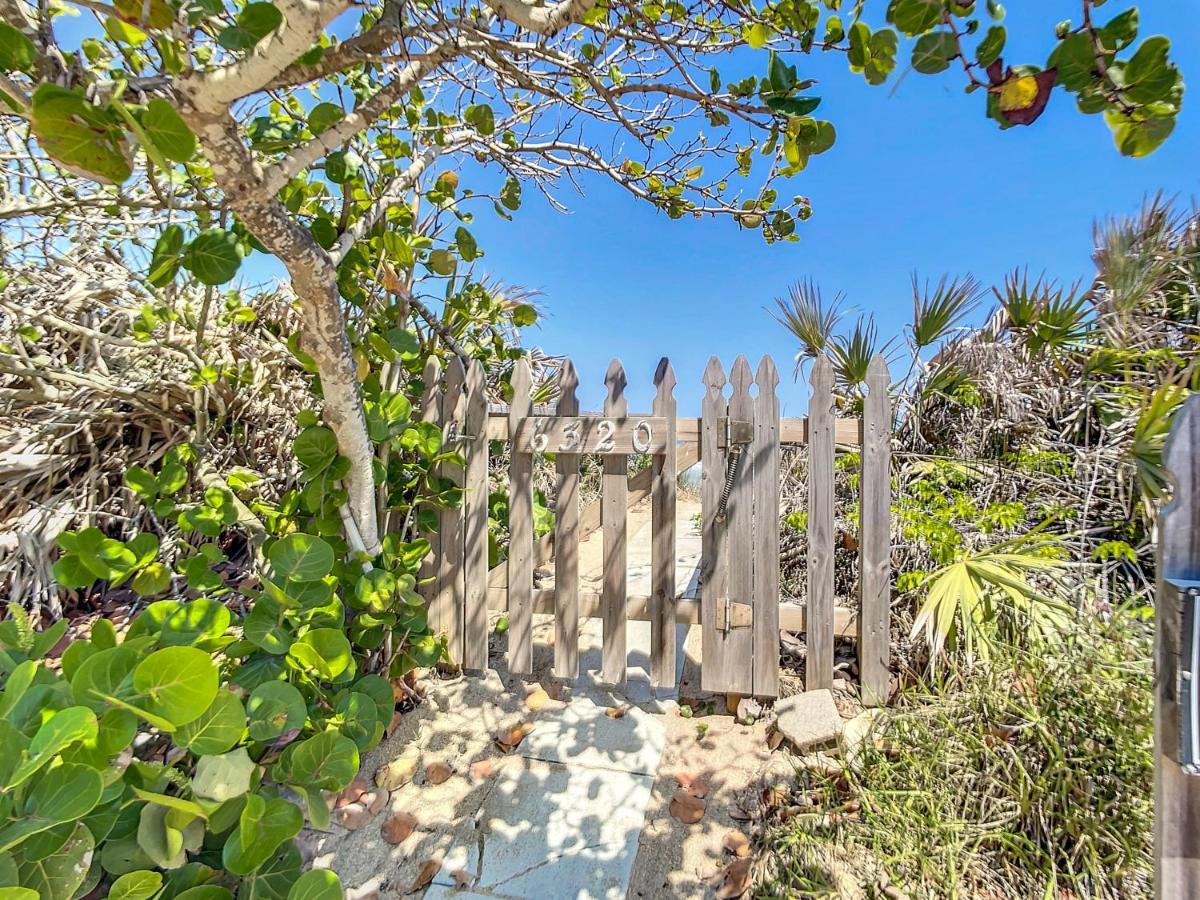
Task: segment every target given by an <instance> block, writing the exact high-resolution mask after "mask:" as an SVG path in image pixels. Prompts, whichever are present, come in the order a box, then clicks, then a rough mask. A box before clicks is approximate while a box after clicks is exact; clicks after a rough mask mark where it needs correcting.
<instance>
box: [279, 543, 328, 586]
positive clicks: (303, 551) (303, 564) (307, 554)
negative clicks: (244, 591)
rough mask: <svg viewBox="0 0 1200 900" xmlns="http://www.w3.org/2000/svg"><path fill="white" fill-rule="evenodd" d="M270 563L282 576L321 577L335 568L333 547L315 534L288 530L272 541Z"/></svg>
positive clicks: (293, 578) (316, 578)
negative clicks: (287, 532)
mask: <svg viewBox="0 0 1200 900" xmlns="http://www.w3.org/2000/svg"><path fill="white" fill-rule="evenodd" d="M267 558H268V559H269V560H270V561H271V567H272V568H273V569H274V570H275V573H276V574H277V575H279V576H280V577H282V578H288V579H291V580H293V581H319V580H320V579H322V578H324V577H325V576H326V575H328V574H329V573H330V572H331V571H332V570H333V562H334V556H333V548H332V547H330V546H329V544H327V543H325V541H323V540H321V539H320V538H319V537H317V536H316V535H312V534H289V535H287V536H286V537H282V538H280V539H279V540H278V541H276V542H275V543H274V544H272V545H271V550H270V552H269V553H268V554H267Z"/></svg>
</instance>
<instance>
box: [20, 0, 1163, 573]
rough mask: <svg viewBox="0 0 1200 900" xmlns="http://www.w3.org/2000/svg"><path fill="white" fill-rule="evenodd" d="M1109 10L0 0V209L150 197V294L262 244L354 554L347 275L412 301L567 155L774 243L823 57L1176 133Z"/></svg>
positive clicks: (988, 108) (1015, 119) (1096, 3)
mask: <svg viewBox="0 0 1200 900" xmlns="http://www.w3.org/2000/svg"><path fill="white" fill-rule="evenodd" d="M1103 7H1104V4H1103V3H1102V0H1082V3H1081V7H1080V17H1079V20H1078V21H1077V22H1062V23H1059V24H1058V25H1057V26H1055V25H1054V24H1053V23H1044V24H1043V25H1042V26H1040V27H1045V28H1046V29H1047V30H1048V31H1049V29H1052V28H1053V29H1054V32H1055V35H1056V46H1055V48H1054V50H1053V52H1052V53H1051V54H1050V56H1049V58H1048V59H1046V60H1044V61H1041V62H1038V63H1028V62H1022V61H1020V60H1013V59H1009V58H1008V57H1007V56H1006V55H1005V49H1006V37H1007V32H1006V29H1007V28H1008V27H1009V23H1008V22H1007V21H1006V20H1005V16H1004V11H1003V9H1002V8H1001V6H1000V5H999V4H998V3H997V2H995V0H987V2H978V3H976V2H969V0H890V2H889V3H887V4H884V3H882V2H865V0H859V2H857V3H853V4H851V3H844V2H842V0H821V2H812V0H765V2H761V0H760V2H754V0H694V2H690V3H684V2H679V0H643V2H634V0H554V2H543V0H537V2H525V0H477V2H474V0H472V2H467V0H414V2H402V0H370V2H352V0H275V2H262V0H255V2H248V3H246V2H242V0H233V2H225V0H74V2H72V0H49V2H41V3H37V4H30V3H27V2H26V0H0V101H2V102H0V110H2V111H3V113H4V115H5V118H6V119H7V122H8V126H9V127H10V128H13V129H15V130H16V131H17V132H18V133H20V134H28V136H29V137H31V138H32V140H31V141H30V142H29V143H28V144H27V145H26V146H28V147H29V148H31V149H30V151H29V152H30V159H29V160H28V161H27V162H28V166H29V167H30V169H31V170H32V171H36V173H37V176H38V177H36V178H33V179H29V180H24V179H23V180H22V184H21V188H22V192H23V196H15V197H14V196H11V193H13V191H12V186H11V185H10V189H9V193H10V196H7V197H6V198H5V199H4V201H3V204H2V205H0V217H3V218H4V219H6V220H9V221H10V222H11V221H12V220H20V219H22V218H23V217H29V216H45V215H55V214H60V213H64V212H65V211H74V212H76V213H77V212H78V211H79V210H86V209H87V208H89V207H94V206H104V207H106V208H112V209H118V210H119V209H128V210H133V211H139V210H154V211H155V212H156V215H155V216H154V217H153V220H152V221H153V224H154V227H155V228H156V229H157V232H156V234H157V237H156V240H155V243H154V250H153V257H152V259H151V262H150V270H149V272H148V273H147V275H148V280H149V282H150V283H151V284H152V285H154V286H156V287H157V288H160V289H161V288H164V287H165V286H167V285H168V284H170V282H171V281H172V280H173V279H176V278H178V277H191V278H194V279H196V280H198V281H199V282H201V283H203V284H205V285H211V286H218V285H222V284H225V283H227V282H229V281H231V280H232V279H233V278H234V277H235V276H236V275H237V273H238V271H239V268H240V267H241V266H242V264H243V260H244V259H245V257H247V256H248V255H249V254H251V253H256V252H257V253H266V254H270V255H272V256H274V257H275V258H277V259H278V260H279V262H281V263H282V265H283V266H284V267H286V269H287V272H288V273H289V275H290V280H291V285H292V288H293V290H294V293H295V296H296V298H297V301H298V303H299V305H300V308H301V312H302V321H303V333H302V336H301V346H302V347H303V351H304V353H306V354H307V355H308V356H309V357H311V360H312V363H313V365H314V367H315V371H316V372H317V374H318V375H319V384H320V390H321V392H322V394H323V397H324V402H325V407H324V419H325V422H326V423H327V425H328V426H329V427H330V428H331V429H332V430H333V432H334V433H335V435H336V438H337V444H338V449H339V451H340V453H341V455H342V456H344V457H346V458H347V459H348V460H349V462H350V466H349V470H348V472H347V473H346V476H345V479H344V481H345V486H346V490H347V494H348V498H349V501H348V503H347V507H348V511H349V514H350V515H349V518H348V519H347V522H348V528H350V526H352V529H351V530H352V531H353V532H354V534H353V535H350V537H351V538H352V543H354V544H356V545H357V546H358V548H359V549H360V550H364V551H366V553H367V554H370V555H373V554H375V553H377V552H378V550H379V547H380V540H381V534H380V528H379V525H378V520H377V509H376V502H375V497H376V490H375V482H376V472H375V470H374V468H373V460H374V448H373V445H372V441H371V438H370V436H369V433H368V427H367V422H366V418H365V416H364V408H363V403H362V399H361V396H360V386H359V378H358V373H357V368H358V365H357V363H356V358H355V340H356V337H355V335H354V334H353V333H352V332H353V329H351V330H350V331H348V329H347V315H348V314H350V315H352V316H353V315H355V314H356V311H361V310H362V309H363V308H364V306H365V305H366V304H367V288H366V286H367V285H378V284H383V285H385V286H386V288H387V290H388V291H390V292H391V293H392V294H394V295H396V296H399V297H405V296H408V295H411V293H412V291H413V289H414V284H415V281H416V280H417V279H421V280H423V283H426V284H427V283H428V282H429V280H430V279H433V280H436V279H439V278H452V277H453V275H454V273H455V270H456V267H457V266H458V265H459V264H460V263H467V264H469V263H470V262H471V261H473V260H474V259H475V258H476V257H477V256H478V255H479V254H480V250H479V248H478V246H477V244H476V241H475V239H474V237H473V236H472V235H471V233H470V230H469V226H470V224H471V221H472V217H473V215H474V214H475V213H476V212H477V211H479V210H480V209H484V210H487V209H494V210H495V212H496V213H498V214H499V215H501V216H503V217H505V218H508V217H510V216H511V215H512V213H513V212H514V211H515V210H516V209H517V208H518V207H519V206H520V204H521V201H522V198H523V196H525V195H527V194H528V193H529V192H531V191H539V192H541V193H543V194H544V195H545V196H546V197H547V198H548V200H549V202H550V203H552V204H556V205H559V204H561V203H563V202H564V201H563V199H562V192H561V191H560V190H556V188H557V187H559V186H560V185H562V184H563V183H568V184H571V183H575V182H577V181H578V180H579V179H581V178H584V177H599V178H602V179H608V180H609V181H611V182H612V183H613V184H614V185H616V186H617V187H618V188H619V189H621V190H623V191H626V192H628V193H629V194H631V195H633V196H634V197H635V198H637V199H638V200H641V201H644V202H646V203H649V204H652V205H653V206H655V207H657V208H659V209H661V210H662V211H663V212H665V213H666V214H667V215H668V216H671V217H673V218H680V217H683V216H689V215H690V216H727V217H731V218H733V219H734V220H736V221H737V222H738V223H739V224H740V225H741V226H743V227H744V228H746V229H754V230H759V231H760V232H761V234H762V235H763V237H764V238H765V239H766V240H767V241H781V240H795V239H796V234H795V231H796V221H797V219H801V220H803V219H806V218H807V217H808V214H809V207H808V202H807V200H806V199H805V198H804V197H803V196H802V195H801V194H798V193H797V192H796V191H795V190H794V189H788V188H787V185H789V184H798V183H802V182H799V181H797V180H796V178H795V177H796V176H797V175H799V174H800V173H801V172H802V171H803V170H804V169H805V167H806V166H807V164H808V162H809V159H810V158H811V157H812V156H813V155H816V154H820V153H824V152H826V151H828V150H829V149H830V148H831V147H832V146H833V144H834V142H835V135H836V132H835V125H834V123H833V122H831V121H827V120H825V119H823V118H821V117H820V115H819V112H820V107H821V103H822V88H821V85H819V84H818V83H817V82H816V81H815V80H814V79H813V78H811V77H809V75H807V74H806V71H805V69H806V65H807V62H808V60H809V58H810V56H811V55H812V54H814V53H818V52H820V53H832V54H837V55H839V56H840V57H843V58H844V59H845V60H846V63H847V64H848V65H849V67H850V68H851V70H852V71H854V72H856V73H860V74H861V75H862V76H863V78H865V80H866V81H867V82H869V83H871V84H882V83H884V82H885V81H887V80H888V79H889V77H890V76H891V75H893V73H895V72H897V70H901V71H902V70H906V69H909V68H911V69H915V70H916V71H917V72H920V73H925V74H937V73H942V72H947V71H948V70H949V76H952V77H955V78H958V79H960V80H961V81H962V83H963V86H964V88H965V90H966V91H967V92H968V93H970V94H976V95H977V97H976V98H975V99H974V100H973V102H976V103H978V104H979V105H980V107H981V108H982V110H983V111H985V112H986V114H987V115H989V116H991V117H992V118H994V119H996V120H997V122H998V124H999V125H1000V126H1001V127H1004V128H1008V127H1011V126H1015V125H1030V124H1032V123H1033V122H1034V121H1035V120H1036V119H1037V118H1038V117H1039V116H1040V115H1041V114H1042V111H1043V110H1044V109H1045V108H1046V105H1047V103H1048V101H1049V100H1050V97H1051V95H1052V93H1054V91H1055V89H1059V90H1060V92H1062V93H1065V94H1068V95H1071V96H1072V98H1073V101H1074V102H1075V104H1076V105H1077V106H1078V108H1079V110H1080V111H1081V112H1083V113H1086V114H1099V115H1102V116H1103V118H1104V119H1105V121H1106V122H1107V124H1108V126H1109V128H1110V129H1111V131H1112V134H1113V136H1114V138H1115V141H1116V145H1117V148H1118V149H1119V151H1120V152H1121V153H1123V154H1125V155H1129V156H1141V155H1144V154H1146V153H1149V152H1151V151H1152V150H1153V149H1155V147H1157V146H1158V145H1159V144H1160V143H1161V142H1162V141H1163V140H1164V139H1165V138H1166V137H1167V136H1168V135H1169V134H1170V132H1171V129H1172V127H1173V124H1174V121H1175V116H1176V113H1177V112H1178V110H1179V107H1180V102H1181V98H1182V91H1183V84H1182V80H1181V76H1180V73H1179V71H1178V69H1177V68H1176V67H1175V66H1174V65H1173V64H1172V63H1171V61H1170V58H1169V46H1170V45H1169V42H1168V40H1167V38H1165V37H1149V38H1143V39H1139V35H1138V12H1137V9H1136V8H1129V7H1126V8H1123V9H1121V10H1120V11H1118V12H1116V13H1110V12H1109V10H1108V9H1105V8H1103ZM1064 101H1065V98H1063V100H1060V102H1064ZM463 179H470V181H471V186H470V187H469V188H468V186H467V185H466V184H465V183H464V182H463ZM88 181H90V182H93V183H94V184H93V185H92V186H88ZM163 214H165V215H163ZM131 239H132V235H131Z"/></svg>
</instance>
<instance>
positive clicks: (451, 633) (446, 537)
mask: <svg viewBox="0 0 1200 900" xmlns="http://www.w3.org/2000/svg"><path fill="white" fill-rule="evenodd" d="M466 380H467V373H466V371H465V370H464V369H463V364H462V360H461V359H459V358H458V357H457V356H455V357H454V358H453V359H451V360H450V362H449V363H448V364H447V365H446V370H445V372H444V373H443V375H442V396H441V401H442V428H443V430H444V431H445V432H446V434H447V436H449V435H450V434H451V433H454V434H458V433H459V432H461V431H462V430H463V426H464V423H465V421H466V396H465V395H464V394H463V387H464V386H465V383H466ZM446 449H458V445H457V443H448V445H447V448H446ZM438 474H439V476H440V477H442V478H445V479H448V480H449V481H450V482H451V483H453V484H455V485H457V486H458V487H460V488H461V487H462V485H463V470H462V466H459V465H457V464H455V463H452V462H450V461H444V462H442V463H441V464H440V465H439V466H438ZM462 514H463V510H462V507H461V506H458V507H443V508H442V509H440V510H438V537H439V538H440V539H441V549H442V552H441V557H440V561H439V564H438V577H437V595H436V596H435V597H434V611H433V615H432V616H431V617H430V619H431V621H432V622H434V623H435V624H434V631H435V632H444V633H445V634H446V638H447V643H446V651H447V654H448V655H449V657H450V661H451V663H453V664H454V665H456V666H460V665H462V660H463V620H464V615H463V612H464V610H463V602H464V600H465V598H466V581H465V579H464V577H463V559H464V552H463V528H462V525H463V520H462Z"/></svg>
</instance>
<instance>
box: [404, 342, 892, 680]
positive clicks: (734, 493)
mask: <svg viewBox="0 0 1200 900" xmlns="http://www.w3.org/2000/svg"><path fill="white" fill-rule="evenodd" d="M559 378H560V380H559V385H558V388H559V389H558V398H557V401H556V404H555V406H554V407H553V408H537V409H535V408H534V406H533V403H532V400H531V398H530V391H531V387H532V384H531V378H530V372H529V368H528V365H527V364H526V363H525V362H524V361H523V360H522V361H519V362H518V363H517V365H516V368H515V369H514V372H513V375H512V378H511V386H512V393H513V397H512V400H511V402H510V404H509V405H508V406H507V407H506V408H503V409H497V408H489V405H488V403H487V398H486V396H485V383H484V373H483V370H482V368H481V367H480V366H479V364H478V363H472V364H471V366H470V367H469V368H466V369H464V367H463V365H462V363H461V362H460V361H459V360H457V359H454V360H452V361H451V362H450V364H449V365H448V366H447V369H446V371H445V372H444V373H443V372H441V371H440V370H439V367H438V365H437V363H436V361H433V362H431V363H430V365H429V366H427V368H426V371H425V374H424V383H425V386H426V393H425V398H424V404H423V412H422V415H423V418H424V420H425V421H428V422H435V423H439V424H441V426H442V428H443V433H444V435H445V437H446V440H447V441H448V442H452V443H453V444H454V446H456V448H457V449H458V450H459V451H460V455H461V456H462V457H463V459H464V461H465V465H464V466H457V465H451V464H444V465H443V466H442V468H441V470H440V472H439V473H438V474H439V475H441V476H442V477H444V478H447V479H450V480H451V481H452V482H454V483H455V484H457V485H460V486H462V488H463V502H462V504H461V506H460V507H458V508H455V509H445V510H441V511H440V512H439V523H438V529H437V531H436V532H435V533H431V534H428V535H426V537H427V538H428V539H429V541H430V543H431V545H432V546H433V552H432V553H431V554H430V556H429V557H428V559H427V560H426V563H425V566H424V568H423V571H422V585H421V591H422V594H423V596H424V597H425V598H426V600H427V603H428V608H429V617H430V623H431V625H432V627H433V629H434V631H435V632H439V633H444V634H445V635H446V636H447V641H448V650H449V655H450V657H451V659H452V660H453V661H454V662H455V663H456V664H459V665H461V666H462V667H463V668H465V669H473V670H480V669H484V668H486V667H487V664H488V613H489V610H493V611H494V610H506V611H507V613H508V660H507V662H508V667H509V670H510V671H511V672H513V673H514V674H529V673H531V672H532V671H533V621H534V620H533V616H534V613H535V612H536V613H544V614H552V615H553V616H554V624H555V640H554V674H555V676H556V677H559V678H564V679H572V678H575V677H577V676H578V675H579V674H580V673H579V650H578V646H579V622H580V620H581V619H584V618H601V619H602V620H603V648H602V664H601V673H600V674H601V679H602V681H603V682H605V683H607V684H612V685H621V684H623V683H624V682H625V679H626V667H627V659H626V627H625V626H626V622H627V621H628V620H630V619H636V620H643V621H646V620H648V621H649V622H650V623H651V654H650V657H651V673H650V674H651V681H652V683H653V685H654V686H655V687H660V688H669V687H672V686H673V685H674V683H675V672H676V661H677V654H678V649H677V647H676V628H675V626H676V625H677V624H700V625H701V634H702V662H701V686H702V688H703V689H704V690H706V691H713V692H730V693H738V694H744V695H755V696H759V697H764V698H771V697H775V696H777V695H778V692H779V630H780V629H781V628H782V629H785V630H788V631H804V632H806V634H807V638H808V658H807V683H806V687H807V688H808V689H809V690H812V689H815V688H822V687H829V686H830V684H831V683H832V680H833V647H834V640H835V636H836V635H855V636H857V638H858V655H859V669H860V678H861V681H862V686H863V698H864V700H865V701H866V702H868V703H877V702H882V701H883V700H884V699H885V698H886V695H887V688H888V634H889V585H890V549H891V548H890V543H889V519H888V516H889V504H890V487H889V465H890V462H889V443H890V436H891V435H890V426H891V421H890V420H891V411H890V403H889V399H888V371H887V365H886V363H885V361H884V360H883V358H882V357H876V358H875V359H874V360H873V361H872V363H871V369H870V375H869V376H868V379H867V386H868V389H869V393H868V394H867V395H866V398H865V402H864V416H863V419H862V420H861V421H860V420H858V419H844V418H842V419H839V418H836V416H835V412H834V401H833V370H832V366H831V365H830V364H829V362H828V360H826V359H824V358H821V359H818V360H817V362H816V363H815V365H814V367H813V371H812V377H811V382H812V400H811V402H810V405H809V411H810V412H809V416H808V417H807V418H801V419H794V418H788V419H781V418H780V409H779V400H778V397H777V396H776V388H777V385H778V383H779V376H778V373H777V370H776V367H775V364H774V362H773V361H772V360H771V359H770V357H764V358H763V360H762V361H761V362H760V364H759V366H758V370H757V373H756V375H755V376H753V377H752V376H751V372H750V366H749V363H748V362H747V361H746V359H745V358H744V357H738V359H737V360H736V361H735V363H734V365H733V368H732V369H731V370H730V374H729V379H728V381H729V387H730V393H729V396H728V398H726V396H725V387H726V378H725V374H724V370H723V369H722V367H721V364H720V362H719V361H718V360H717V359H716V358H713V359H712V360H710V362H709V365H708V367H707V369H706V370H705V373H704V379H703V380H704V384H705V385H706V387H707V393H706V395H705V398H704V401H703V408H702V415H701V416H700V417H699V418H690V417H689V418H682V419H681V418H678V417H677V415H676V406H675V400H674V396H673V392H674V387H675V375H674V372H673V370H672V368H671V365H670V363H669V362H668V361H667V360H666V359H665V358H664V359H663V360H662V361H661V362H660V363H659V366H658V369H657V371H656V373H655V376H654V385H655V389H656V393H655V399H654V403H653V409H652V411H651V413H650V414H649V415H631V414H629V412H628V408H627V403H626V400H625V388H626V385H627V382H626V376H625V371H624V368H623V367H622V366H621V364H620V362H619V361H616V360H614V361H613V363H612V365H611V366H610V367H609V370H608V373H607V375H606V377H605V383H606V385H607V388H608V392H607V397H606V399H605V402H604V410H603V412H602V413H601V414H585V415H580V412H579V403H578V399H577V389H578V378H577V375H576V372H575V368H574V366H573V365H572V364H571V362H570V361H569V360H568V361H566V362H565V363H564V364H563V366H562V368H561V371H560V375H559ZM752 384H754V385H757V390H756V392H755V393H753V394H752V392H751V386H752ZM493 440H495V441H505V442H507V443H508V445H509V451H510V453H509V472H508V491H509V511H508V518H509V547H508V557H507V560H506V561H505V562H503V563H501V564H500V565H499V566H497V567H495V568H494V569H492V570H490V571H489V569H488V555H487V545H488V530H487V529H488V526H487V519H488V493H489V491H488V483H487V479H488V444H489V441H493ZM805 443H807V444H808V445H809V448H810V450H809V510H808V515H809V519H808V533H807V539H808V560H809V562H808V566H809V571H808V581H809V596H808V599H807V603H806V604H804V605H800V604H796V603H790V602H784V603H781V598H780V596H779V512H780V510H779V482H780V458H781V445H782V444H805ZM838 446H843V447H846V446H857V447H860V448H861V452H862V479H861V484H862V496H861V501H862V502H861V524H860V529H859V559H860V585H859V588H860V591H859V593H860V601H861V603H860V611H858V612H857V614H856V613H855V612H853V611H851V610H848V609H844V608H835V606H834V590H833V587H834V584H833V551H834V540H835V534H834V505H833V483H834V458H835V452H836V449H837V447H838ZM537 453H553V454H555V460H556V462H555V465H556V470H557V481H558V485H557V487H558V492H557V500H556V503H555V514H556V516H555V527H554V530H553V532H551V533H550V534H547V535H545V536H544V537H543V538H542V539H541V540H535V539H534V528H533V502H532V501H533V460H534V455H535V454H537ZM584 454H597V455H599V456H601V458H602V462H603V478H602V486H601V497H600V499H599V501H598V502H597V503H596V504H593V505H591V506H589V507H587V508H585V509H581V508H580V501H579V480H580V476H579V464H580V460H581V457H582V455H584ZM635 454H645V455H647V456H649V457H650V465H649V466H648V467H647V468H645V469H643V470H642V471H640V472H638V473H636V474H635V475H632V476H631V475H629V459H630V457H631V456H632V455H635ZM697 462H701V464H702V478H701V501H702V510H703V512H702V522H701V528H702V547H703V549H702V555H701V563H700V578H699V587H698V594H699V595H698V596H695V595H694V592H693V593H691V594H687V593H685V594H683V595H680V594H679V593H678V591H677V585H676V583H675V561H676V555H675V513H676V479H677V475H678V474H679V473H681V472H683V471H686V470H687V469H689V468H691V467H692V466H693V465H695V464H696V463H697ZM647 497H649V498H650V501H651V579H650V584H651V592H650V594H649V595H648V596H632V595H629V594H628V592H627V571H626V569H627V567H626V562H627V549H628V548H627V540H628V536H627V534H626V512H627V509H628V508H629V507H630V506H633V505H634V504H636V503H638V502H641V501H643V500H645V499H646V498H647ZM596 528H600V529H601V530H602V540H603V559H604V570H603V575H602V583H601V584H602V586H601V590H600V592H599V593H594V592H585V591H581V590H580V585H579V544H580V542H581V541H582V540H583V539H584V538H585V537H586V536H587V535H588V534H589V533H590V532H592V531H594V530H595V529H596ZM551 559H553V562H554V588H553V589H538V588H536V587H535V585H534V570H535V568H537V567H538V566H540V565H542V564H545V563H547V562H549V561H550V560H551Z"/></svg>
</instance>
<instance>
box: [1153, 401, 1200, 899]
mask: <svg viewBox="0 0 1200 900" xmlns="http://www.w3.org/2000/svg"><path fill="white" fill-rule="evenodd" d="M1163 463H1164V464H1165V466H1166V467H1167V470H1168V472H1169V473H1170V476H1171V480H1172V482H1173V483H1174V486H1175V491H1174V495H1173V497H1172V500H1171V503H1170V504H1169V505H1168V506H1166V507H1165V508H1164V509H1163V511H1162V515H1161V517H1160V519H1159V528H1158V597H1157V602H1156V606H1155V613H1154V623H1155V642H1154V668H1155V678H1154V743H1155V748H1154V749H1155V766H1154V811H1155V823H1154V859H1155V876H1156V891H1157V895H1158V896H1159V897H1160V898H1165V900H1177V898H1178V900H1182V898H1190V897H1200V778H1198V777H1196V776H1197V774H1198V773H1200V693H1198V692H1197V689H1196V684H1195V679H1196V677H1197V676H1198V675H1200V635H1198V633H1197V632H1198V629H1200V611H1198V610H1197V604H1198V603H1200V397H1198V396H1192V397H1191V398H1190V399H1189V400H1188V401H1187V402H1186V404H1185V405H1184V407H1183V409H1182V410H1180V412H1179V414H1178V416H1177V418H1176V420H1175V423H1174V425H1173V427H1172V428H1171V434H1170V437H1169V438H1168V439H1167V443H1166V447H1165V448H1164V450H1163Z"/></svg>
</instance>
